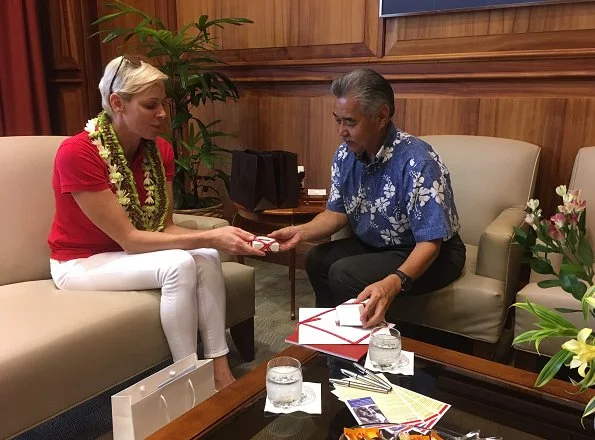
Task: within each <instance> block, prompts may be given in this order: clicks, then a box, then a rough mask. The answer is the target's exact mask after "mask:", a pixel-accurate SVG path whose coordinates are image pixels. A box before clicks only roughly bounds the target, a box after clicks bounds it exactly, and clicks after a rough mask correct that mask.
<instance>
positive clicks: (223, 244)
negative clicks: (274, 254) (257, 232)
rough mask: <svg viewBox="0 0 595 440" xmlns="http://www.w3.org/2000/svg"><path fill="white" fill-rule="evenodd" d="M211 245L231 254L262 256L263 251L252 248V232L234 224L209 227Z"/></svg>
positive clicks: (263, 254)
mask: <svg viewBox="0 0 595 440" xmlns="http://www.w3.org/2000/svg"><path fill="white" fill-rule="evenodd" d="M208 233H209V240H210V243H211V245H210V246H211V247H213V248H215V249H218V250H220V251H224V252H227V253H228V254H231V255H257V256H259V257H264V256H265V255H266V254H265V253H264V252H263V251H260V250H257V249H254V248H253V247H252V245H251V244H250V242H251V241H252V240H254V238H255V236H254V234H251V233H250V232H246V231H244V230H243V229H240V228H236V227H234V226H224V227H222V228H216V229H211V230H210V231H208Z"/></svg>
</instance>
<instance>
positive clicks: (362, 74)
mask: <svg viewBox="0 0 595 440" xmlns="http://www.w3.org/2000/svg"><path fill="white" fill-rule="evenodd" d="M331 93H332V94H333V95H334V96H335V97H337V98H346V97H350V98H353V99H356V100H357V101H358V102H359V104H360V106H361V109H362V112H363V113H365V114H367V115H374V114H376V113H377V112H378V109H380V107H381V106H382V105H384V104H386V105H388V108H389V111H390V115H389V117H390V118H392V117H393V115H394V113H395V94H394V92H393V89H392V87H391V86H390V83H389V82H388V81H387V80H386V79H385V78H384V77H383V76H382V75H380V74H379V73H378V72H375V71H374V70H372V69H357V70H353V71H352V72H349V73H345V74H343V75H341V76H340V77H338V78H336V79H335V80H334V81H333V83H332V84H331Z"/></svg>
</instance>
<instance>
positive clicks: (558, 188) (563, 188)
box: [556, 185, 566, 197]
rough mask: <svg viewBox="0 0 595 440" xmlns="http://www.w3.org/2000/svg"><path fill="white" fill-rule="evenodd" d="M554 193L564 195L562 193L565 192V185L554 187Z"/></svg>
mask: <svg viewBox="0 0 595 440" xmlns="http://www.w3.org/2000/svg"><path fill="white" fill-rule="evenodd" d="M556 194H558V195H559V196H560V197H562V196H564V194H566V185H560V186H558V187H556Z"/></svg>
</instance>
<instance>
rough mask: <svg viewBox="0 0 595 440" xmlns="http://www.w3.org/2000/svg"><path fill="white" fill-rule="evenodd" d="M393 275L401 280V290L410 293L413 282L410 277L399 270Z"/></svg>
mask: <svg viewBox="0 0 595 440" xmlns="http://www.w3.org/2000/svg"><path fill="white" fill-rule="evenodd" d="M393 273H394V274H395V275H396V276H398V277H399V278H401V290H402V291H403V292H408V291H409V290H411V285H412V284H413V280H412V279H411V278H409V275H407V274H406V273H404V272H401V271H400V270H399V269H397V270H395V271H394V272H393Z"/></svg>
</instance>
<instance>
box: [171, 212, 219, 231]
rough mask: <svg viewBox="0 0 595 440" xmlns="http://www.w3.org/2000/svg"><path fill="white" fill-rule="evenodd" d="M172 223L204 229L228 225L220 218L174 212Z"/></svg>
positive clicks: (189, 227)
mask: <svg viewBox="0 0 595 440" xmlns="http://www.w3.org/2000/svg"><path fill="white" fill-rule="evenodd" d="M174 224H176V225H177V226H180V227H182V228H188V229H196V230H204V229H215V228H221V227H223V226H229V222H228V221H227V220H225V219H222V218H216V217H206V216H202V215H188V214H176V213H174Z"/></svg>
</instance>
